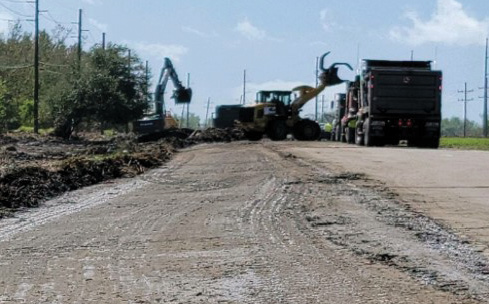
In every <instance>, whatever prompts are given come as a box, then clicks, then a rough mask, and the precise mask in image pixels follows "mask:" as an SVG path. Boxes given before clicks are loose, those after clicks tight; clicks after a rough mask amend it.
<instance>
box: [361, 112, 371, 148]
mask: <svg viewBox="0 0 489 304" xmlns="http://www.w3.org/2000/svg"><path fill="white" fill-rule="evenodd" d="M363 128H364V130H363V143H364V144H365V146H367V147H372V146H373V145H374V141H373V139H372V137H371V136H370V119H367V120H366V121H365V123H364V124H363Z"/></svg>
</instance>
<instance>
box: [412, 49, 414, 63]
mask: <svg viewBox="0 0 489 304" xmlns="http://www.w3.org/2000/svg"><path fill="white" fill-rule="evenodd" d="M411 61H414V50H411Z"/></svg>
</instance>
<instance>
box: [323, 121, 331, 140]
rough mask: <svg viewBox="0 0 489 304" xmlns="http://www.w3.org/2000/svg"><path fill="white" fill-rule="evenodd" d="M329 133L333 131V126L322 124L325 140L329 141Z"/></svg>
mask: <svg viewBox="0 0 489 304" xmlns="http://www.w3.org/2000/svg"><path fill="white" fill-rule="evenodd" d="M331 131H333V125H332V124H331V123H329V122H328V123H325V124H324V138H326V139H327V140H330V139H331Z"/></svg>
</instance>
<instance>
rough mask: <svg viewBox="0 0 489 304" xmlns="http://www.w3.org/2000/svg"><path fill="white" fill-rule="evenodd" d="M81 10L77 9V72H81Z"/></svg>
mask: <svg viewBox="0 0 489 304" xmlns="http://www.w3.org/2000/svg"><path fill="white" fill-rule="evenodd" d="M82 12H83V11H82V10H81V9H79V10H78V52H77V55H78V72H81V53H82Z"/></svg>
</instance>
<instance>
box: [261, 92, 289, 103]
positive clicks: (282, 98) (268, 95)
mask: <svg viewBox="0 0 489 304" xmlns="http://www.w3.org/2000/svg"><path fill="white" fill-rule="evenodd" d="M256 102H257V103H275V104H283V105H285V106H290V103H291V102H292V92H291V91H259V92H258V93H256Z"/></svg>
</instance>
